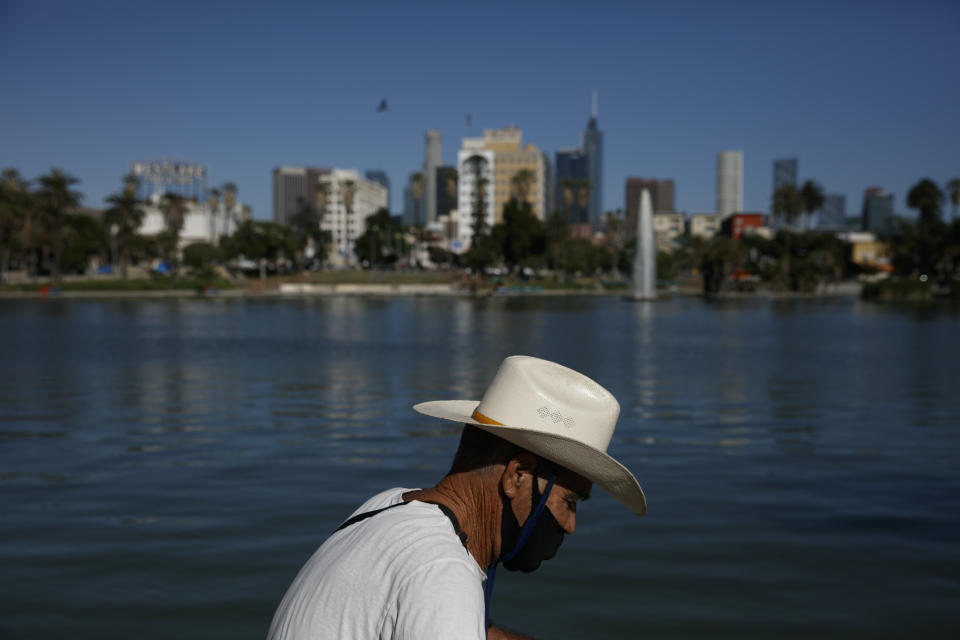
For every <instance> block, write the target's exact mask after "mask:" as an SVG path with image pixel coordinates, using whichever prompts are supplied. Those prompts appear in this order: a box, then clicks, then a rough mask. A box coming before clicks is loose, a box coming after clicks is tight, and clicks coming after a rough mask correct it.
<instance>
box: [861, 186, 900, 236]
mask: <svg viewBox="0 0 960 640" xmlns="http://www.w3.org/2000/svg"><path fill="white" fill-rule="evenodd" d="M862 215H863V230H864V231H870V232H871V233H874V234H876V235H877V236H878V237H883V236H887V235H890V234H891V233H892V232H893V194H892V193H887V192H886V190H885V189H883V188H882V187H868V188H867V189H866V190H865V191H864V192H863V213H862Z"/></svg>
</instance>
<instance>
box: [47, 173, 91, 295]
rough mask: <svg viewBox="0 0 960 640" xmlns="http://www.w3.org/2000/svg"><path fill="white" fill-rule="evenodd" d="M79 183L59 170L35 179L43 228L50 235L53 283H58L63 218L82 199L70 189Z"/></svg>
mask: <svg viewBox="0 0 960 640" xmlns="http://www.w3.org/2000/svg"><path fill="white" fill-rule="evenodd" d="M79 182H80V181H79V180H77V179H76V178H74V177H73V176H71V175H68V174H66V173H64V172H63V171H61V170H60V169H51V170H50V173H48V174H47V175H44V176H40V177H39V178H37V183H38V184H39V186H40V189H39V192H38V193H37V197H38V200H39V204H40V210H41V212H42V215H43V216H44V218H45V223H46V224H45V226H46V227H47V230H48V231H49V234H50V245H51V248H52V252H53V262H52V263H51V272H52V274H53V281H54V283H59V282H60V258H61V253H62V251H63V240H62V231H63V216H65V215H67V214H68V213H72V212H73V211H74V210H75V209H76V208H77V206H79V204H80V200H82V199H83V194H81V193H80V192H79V191H72V190H71V189H70V187H72V186H73V185H75V184H78V183H79Z"/></svg>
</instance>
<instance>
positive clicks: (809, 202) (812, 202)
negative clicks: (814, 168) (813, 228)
mask: <svg viewBox="0 0 960 640" xmlns="http://www.w3.org/2000/svg"><path fill="white" fill-rule="evenodd" d="M800 201H801V202H802V203H803V211H804V212H805V213H806V214H807V224H806V225H804V227H805V228H806V227H809V226H810V216H811V215H813V212H815V211H819V210H820V209H821V208H822V207H823V189H821V188H820V185H818V184H817V183H816V182H814V181H813V180H807V181H806V182H804V183H803V186H802V187H800Z"/></svg>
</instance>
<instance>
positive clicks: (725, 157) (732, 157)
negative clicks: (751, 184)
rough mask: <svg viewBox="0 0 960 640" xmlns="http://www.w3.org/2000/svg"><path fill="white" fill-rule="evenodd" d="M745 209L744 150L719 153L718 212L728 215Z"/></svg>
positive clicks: (724, 215)
mask: <svg viewBox="0 0 960 640" xmlns="http://www.w3.org/2000/svg"><path fill="white" fill-rule="evenodd" d="M741 211H743V152H742V151H721V152H720V153H719V154H717V213H719V214H720V215H721V216H722V217H726V216H728V215H730V214H732V213H739V212H741Z"/></svg>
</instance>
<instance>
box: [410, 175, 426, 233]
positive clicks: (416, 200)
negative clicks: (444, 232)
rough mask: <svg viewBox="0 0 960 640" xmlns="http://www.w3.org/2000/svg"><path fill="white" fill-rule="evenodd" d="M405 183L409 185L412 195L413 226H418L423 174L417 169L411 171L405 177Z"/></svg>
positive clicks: (419, 224)
mask: <svg viewBox="0 0 960 640" xmlns="http://www.w3.org/2000/svg"><path fill="white" fill-rule="evenodd" d="M407 184H408V185H409V186H410V195H411V196H413V226H415V227H417V228H419V227H420V226H421V225H422V223H421V221H420V201H421V200H422V199H423V190H424V187H425V186H426V185H425V184H424V179H423V174H422V173H420V172H419V171H417V172H415V173H411V174H410V177H409V178H407Z"/></svg>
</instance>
